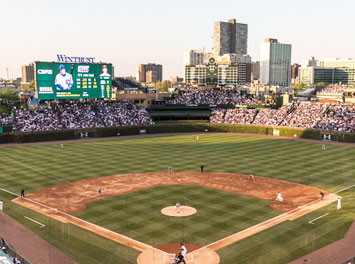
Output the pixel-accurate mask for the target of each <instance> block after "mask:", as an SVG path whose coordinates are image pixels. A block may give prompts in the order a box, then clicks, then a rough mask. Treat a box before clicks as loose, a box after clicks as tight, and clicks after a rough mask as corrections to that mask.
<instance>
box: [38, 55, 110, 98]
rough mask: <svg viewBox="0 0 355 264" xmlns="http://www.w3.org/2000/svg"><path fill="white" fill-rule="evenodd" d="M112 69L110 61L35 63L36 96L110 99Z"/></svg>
mask: <svg viewBox="0 0 355 264" xmlns="http://www.w3.org/2000/svg"><path fill="white" fill-rule="evenodd" d="M111 70H112V65H111V64H90V63H60V62H59V63H56V62H36V66H35V71H36V74H35V76H36V91H37V98H38V99H39V100H50V99H53V100H55V99H57V100H60V99H85V98H111V96H112V83H111V81H112V79H111V72H112V71H111Z"/></svg>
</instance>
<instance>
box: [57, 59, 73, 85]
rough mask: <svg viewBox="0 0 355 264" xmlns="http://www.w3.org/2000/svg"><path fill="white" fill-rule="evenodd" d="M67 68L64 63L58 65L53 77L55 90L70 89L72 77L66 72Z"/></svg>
mask: <svg viewBox="0 0 355 264" xmlns="http://www.w3.org/2000/svg"><path fill="white" fill-rule="evenodd" d="M66 70H67V68H66V67H65V65H63V64H62V65H60V66H59V73H58V74H57V76H56V77H55V82H54V84H55V86H57V90H70V89H71V88H72V86H73V83H74V82H73V77H72V75H71V74H70V73H67V72H66Z"/></svg>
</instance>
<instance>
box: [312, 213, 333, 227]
mask: <svg viewBox="0 0 355 264" xmlns="http://www.w3.org/2000/svg"><path fill="white" fill-rule="evenodd" d="M328 214H329V213H326V214H324V215H321V216H320V217H317V218H314V219H313V220H312V221H309V222H308V224H311V225H314V223H313V222H314V221H316V220H318V219H320V218H322V217H324V216H327V215H328Z"/></svg>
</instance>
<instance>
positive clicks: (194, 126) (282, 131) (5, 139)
mask: <svg viewBox="0 0 355 264" xmlns="http://www.w3.org/2000/svg"><path fill="white" fill-rule="evenodd" d="M188 132H190V133H191V132H227V133H228V132H230V133H250V134H261V135H277V136H283V137H294V138H308V139H316V140H321V136H322V134H328V135H329V134H332V135H336V136H337V138H338V141H339V142H347V143H355V133H346V132H330V131H322V130H315V129H301V128H288V127H272V126H257V125H239V124H238V125H235V124H210V123H169V124H156V125H146V126H126V127H109V128H92V129H81V130H80V129H77V130H60V131H41V132H23V133H18V132H13V133H4V134H0V143H27V142H41V141H55V140H70V139H79V138H90V137H96V138H100V137H115V136H129V135H140V134H157V133H188ZM277 136H275V137H277Z"/></svg>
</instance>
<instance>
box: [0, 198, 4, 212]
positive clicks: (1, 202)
mask: <svg viewBox="0 0 355 264" xmlns="http://www.w3.org/2000/svg"><path fill="white" fill-rule="evenodd" d="M3 205H4V203H3V201H2V200H0V212H2V207H3Z"/></svg>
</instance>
